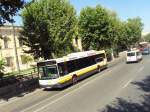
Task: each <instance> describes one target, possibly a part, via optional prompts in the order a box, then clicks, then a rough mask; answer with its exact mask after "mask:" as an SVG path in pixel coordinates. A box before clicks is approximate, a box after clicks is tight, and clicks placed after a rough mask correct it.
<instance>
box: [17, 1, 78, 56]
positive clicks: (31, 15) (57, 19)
mask: <svg viewBox="0 0 150 112" xmlns="http://www.w3.org/2000/svg"><path fill="white" fill-rule="evenodd" d="M22 18H23V25H24V26H23V32H22V35H23V36H21V37H20V40H21V41H22V42H23V44H24V45H26V46H28V47H29V48H30V50H28V51H27V50H26V51H25V52H26V53H31V54H32V55H33V56H34V57H35V58H39V57H44V59H49V58H53V57H60V56H62V55H65V54H67V53H70V52H71V51H72V50H73V46H72V38H73V35H74V27H75V24H76V21H77V20H76V15H75V10H74V8H73V7H72V6H71V5H70V3H69V2H68V1H66V0H40V1H37V2H34V3H31V4H30V5H29V6H28V7H26V8H25V9H24V10H23V11H22Z"/></svg>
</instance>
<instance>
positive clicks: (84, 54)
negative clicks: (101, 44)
mask: <svg viewBox="0 0 150 112" xmlns="http://www.w3.org/2000/svg"><path fill="white" fill-rule="evenodd" d="M101 53H105V51H104V50H101V51H95V50H91V51H83V52H76V53H71V54H68V55H67V56H64V57H62V58H56V59H50V60H44V61H41V62H38V63H42V62H50V61H56V63H61V62H65V61H70V60H74V59H79V58H83V57H88V56H92V55H96V54H101Z"/></svg>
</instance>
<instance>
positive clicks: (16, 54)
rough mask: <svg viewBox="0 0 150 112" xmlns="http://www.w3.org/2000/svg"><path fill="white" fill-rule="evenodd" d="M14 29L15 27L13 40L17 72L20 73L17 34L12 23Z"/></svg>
mask: <svg viewBox="0 0 150 112" xmlns="http://www.w3.org/2000/svg"><path fill="white" fill-rule="evenodd" d="M12 27H13V40H14V50H15V58H16V65H17V66H16V67H17V71H18V72H19V73H20V66H19V59H18V51H17V44H16V32H15V27H14V24H13V23H12Z"/></svg>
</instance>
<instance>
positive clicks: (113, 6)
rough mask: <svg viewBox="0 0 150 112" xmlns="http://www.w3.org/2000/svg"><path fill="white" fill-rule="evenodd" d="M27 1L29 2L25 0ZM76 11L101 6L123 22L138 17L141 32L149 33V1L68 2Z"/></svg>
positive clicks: (83, 0) (19, 20)
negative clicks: (142, 28)
mask: <svg viewBox="0 0 150 112" xmlns="http://www.w3.org/2000/svg"><path fill="white" fill-rule="evenodd" d="M26 1H29V0H26ZM70 3H71V4H72V5H73V6H74V8H75V9H76V12H77V15H79V14H80V11H81V9H82V8H84V7H86V6H91V7H95V6H96V5H98V4H99V5H101V6H103V7H105V8H108V9H110V10H113V11H115V12H116V13H117V14H118V16H119V18H120V19H121V20H123V21H125V20H127V19H128V18H135V17H140V18H141V19H142V22H143V23H144V30H143V32H150V12H149V11H150V0H70ZM14 19H15V21H16V23H15V25H22V19H21V17H18V16H16V17H14Z"/></svg>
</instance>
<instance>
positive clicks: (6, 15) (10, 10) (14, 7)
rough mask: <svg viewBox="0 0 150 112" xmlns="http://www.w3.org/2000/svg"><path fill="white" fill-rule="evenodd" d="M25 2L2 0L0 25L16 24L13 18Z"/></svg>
mask: <svg viewBox="0 0 150 112" xmlns="http://www.w3.org/2000/svg"><path fill="white" fill-rule="evenodd" d="M24 4H25V2H24V0H0V25H3V24H4V23H6V21H8V22H14V20H13V18H12V16H15V15H16V13H17V12H18V11H19V9H21V8H22V7H23V5H24Z"/></svg>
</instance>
